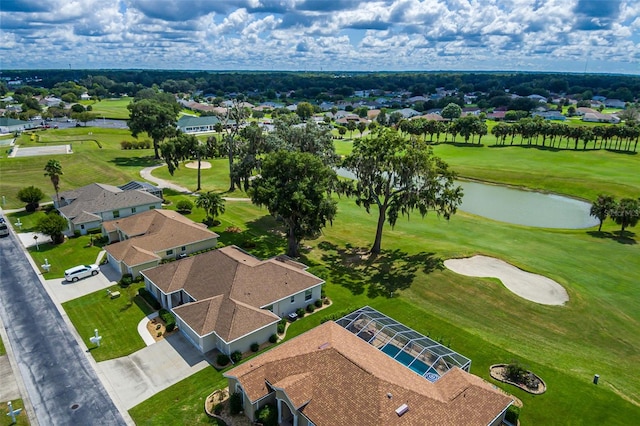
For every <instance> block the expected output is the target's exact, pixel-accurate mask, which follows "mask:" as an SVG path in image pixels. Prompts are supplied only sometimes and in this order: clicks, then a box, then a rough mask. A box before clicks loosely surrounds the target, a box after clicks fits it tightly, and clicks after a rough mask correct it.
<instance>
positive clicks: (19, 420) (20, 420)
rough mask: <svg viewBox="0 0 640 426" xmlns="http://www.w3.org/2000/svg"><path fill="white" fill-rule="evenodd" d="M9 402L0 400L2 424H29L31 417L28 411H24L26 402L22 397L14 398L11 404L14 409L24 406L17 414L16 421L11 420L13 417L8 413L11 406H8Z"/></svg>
mask: <svg viewBox="0 0 640 426" xmlns="http://www.w3.org/2000/svg"><path fill="white" fill-rule="evenodd" d="M7 402H9V401H0V425H2V426H4V425H7V426H8V425H11V426H28V425H30V424H31V423H29V417H28V416H27V412H26V411H24V402H23V401H22V399H12V400H11V404H12V406H13V409H14V410H16V409H18V408H22V409H23V410H22V412H21V413H20V414H18V415H17V416H16V422H15V423H12V422H11V417H9V416H8V415H7V413H8V412H9V408H8V407H7Z"/></svg>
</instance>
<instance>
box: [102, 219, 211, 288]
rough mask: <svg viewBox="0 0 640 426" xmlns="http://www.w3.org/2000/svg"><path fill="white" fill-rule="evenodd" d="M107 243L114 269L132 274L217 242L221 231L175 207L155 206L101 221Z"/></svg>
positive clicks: (206, 248) (121, 272)
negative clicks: (126, 215) (178, 210)
mask: <svg viewBox="0 0 640 426" xmlns="http://www.w3.org/2000/svg"><path fill="white" fill-rule="evenodd" d="M102 234H103V235H105V236H108V238H109V242H110V243H111V244H109V245H107V246H105V251H106V252H107V261H108V263H109V264H110V265H111V266H113V268H114V269H115V270H116V271H118V272H119V273H120V275H123V274H131V275H132V276H133V277H137V276H138V275H140V271H142V270H144V269H148V268H153V267H154V266H158V265H159V264H160V262H162V261H163V260H165V259H171V260H173V259H177V258H181V257H184V256H188V255H190V254H192V253H196V252H199V251H202V250H210V249H213V248H215V247H216V245H217V244H218V234H216V233H215V232H211V231H209V230H208V229H207V227H206V225H204V224H201V223H195V222H194V221H192V220H191V219H188V218H186V217H184V216H182V215H181V214H180V213H178V212H175V211H172V210H161V209H154V210H148V211H146V212H144V213H139V214H136V215H133V216H129V217H126V218H123V219H117V220H111V221H107V222H104V223H103V224H102Z"/></svg>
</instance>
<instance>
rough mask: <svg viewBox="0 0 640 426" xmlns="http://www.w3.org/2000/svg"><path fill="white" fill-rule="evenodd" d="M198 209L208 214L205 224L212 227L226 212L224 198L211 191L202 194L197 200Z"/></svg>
mask: <svg viewBox="0 0 640 426" xmlns="http://www.w3.org/2000/svg"><path fill="white" fill-rule="evenodd" d="M196 207H198V208H201V209H204V211H205V212H206V214H207V217H206V219H205V222H206V223H207V224H209V225H212V224H213V221H214V220H215V218H216V217H218V216H220V215H221V214H223V213H224V212H225V204H224V198H222V195H220V194H216V193H215V192H211V191H209V192H206V193H204V194H200V196H199V197H198V198H196Z"/></svg>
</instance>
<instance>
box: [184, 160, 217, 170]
mask: <svg viewBox="0 0 640 426" xmlns="http://www.w3.org/2000/svg"><path fill="white" fill-rule="evenodd" d="M184 166H185V167H186V168H187V169H197V168H198V162H197V161H191V162H189V163H187V164H185V165H184ZM210 168H211V163H210V162H208V161H201V162H200V169H210Z"/></svg>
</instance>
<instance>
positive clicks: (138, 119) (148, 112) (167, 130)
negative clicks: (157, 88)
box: [127, 99, 180, 160]
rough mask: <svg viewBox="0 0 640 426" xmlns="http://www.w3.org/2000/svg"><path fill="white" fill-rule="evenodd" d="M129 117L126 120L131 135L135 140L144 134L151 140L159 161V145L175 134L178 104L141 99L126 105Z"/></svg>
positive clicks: (178, 110)
mask: <svg viewBox="0 0 640 426" xmlns="http://www.w3.org/2000/svg"><path fill="white" fill-rule="evenodd" d="M127 109H128V110H129V113H130V117H129V120H127V125H128V126H129V130H131V135H133V137H135V138H137V137H138V135H139V134H140V133H143V132H146V133H147V134H148V135H149V137H151V139H152V140H153V150H154V155H155V158H156V159H158V160H159V159H160V153H159V145H160V142H162V141H163V140H164V139H166V138H168V137H171V136H173V135H174V134H175V132H176V123H177V122H176V118H177V117H178V112H180V104H178V103H177V102H175V101H174V102H171V103H169V102H166V101H162V100H160V99H141V100H139V101H135V102H132V103H130V104H129V105H127Z"/></svg>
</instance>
